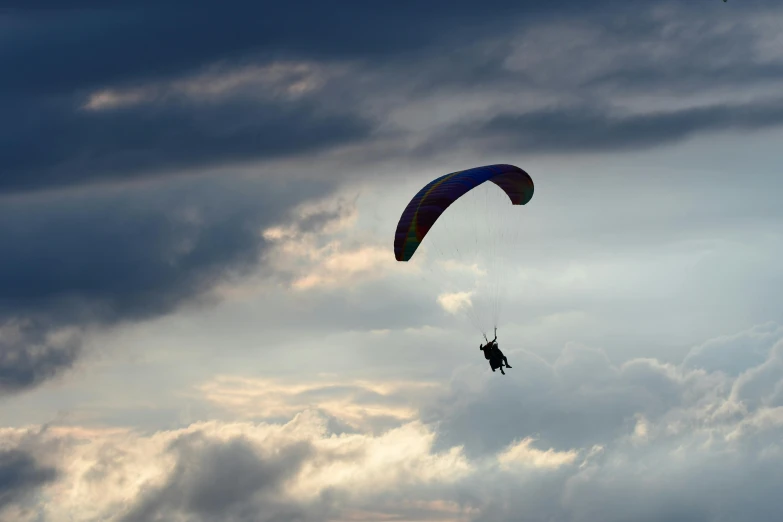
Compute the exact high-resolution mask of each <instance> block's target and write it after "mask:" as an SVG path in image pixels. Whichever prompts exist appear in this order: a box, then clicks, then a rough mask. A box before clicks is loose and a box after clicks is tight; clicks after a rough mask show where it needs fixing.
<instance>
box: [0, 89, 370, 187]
mask: <svg viewBox="0 0 783 522" xmlns="http://www.w3.org/2000/svg"><path fill="white" fill-rule="evenodd" d="M82 102H83V100H79V99H73V98H71V99H67V100H64V101H56V102H55V101H51V102H45V103H44V102H42V101H41V100H38V99H35V98H26V99H24V100H21V101H18V100H17V101H8V102H6V103H2V102H1V101H0V104H2V105H3V106H4V107H3V108H2V109H0V110H2V112H3V114H4V118H3V120H4V121H3V122H2V123H0V143H2V147H1V148H0V169H2V170H3V171H4V172H5V174H4V175H3V176H2V177H0V193H2V192H11V191H15V190H23V189H33V188H37V187H52V186H62V185H70V184H74V183H78V182H80V181H92V180H97V179H100V180H101V181H109V180H113V179H114V180H117V179H122V178H127V177H139V176H150V175H153V174H160V173H161V172H166V171H168V172H182V171H184V170H186V169H188V168H193V167H195V168H201V169H203V168H208V167H211V166H215V165H218V164H221V163H231V162H241V161H248V160H253V159H262V158H265V159H270V158H276V157H281V156H287V155H291V154H295V153H307V152H314V151H318V150H321V149H324V148H328V147H331V146H336V145H341V144H345V143H349V142H351V141H355V140H358V139H363V138H367V136H368V135H369V133H370V132H371V126H370V123H369V122H368V121H365V120H363V119H362V118H360V117H359V116H356V115H348V114H334V113H330V112H329V111H326V110H323V109H320V108H319V107H317V105H316V104H315V102H314V101H313V100H302V101H290V102H285V101H274V100H269V101H256V102H251V101H249V100H242V99H241V98H240V99H239V100H234V101H230V102H228V101H226V102H219V103H214V102H210V103H202V104H199V103H194V102H192V101H191V102H187V101H186V100H181V99H180V100H172V99H170V98H167V99H165V100H157V101H156V102H154V103H141V104H132V105H130V106H127V107H118V108H110V109H101V110H94V111H93V110H85V109H83V108H81V107H80V106H79V103H82Z"/></svg>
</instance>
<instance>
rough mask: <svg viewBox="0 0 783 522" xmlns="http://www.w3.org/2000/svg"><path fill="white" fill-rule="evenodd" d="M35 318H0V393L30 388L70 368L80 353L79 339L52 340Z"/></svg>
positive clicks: (45, 327)
mask: <svg viewBox="0 0 783 522" xmlns="http://www.w3.org/2000/svg"><path fill="white" fill-rule="evenodd" d="M48 333H49V328H48V327H47V326H46V325H44V324H40V323H38V322H36V321H26V322H24V323H22V324H16V323H15V322H14V321H7V322H6V324H5V325H3V322H2V320H0V396H2V395H3V394H4V393H11V392H14V391H17V390H21V389H25V388H30V387H32V386H35V385H37V384H39V383H41V382H43V381H45V380H46V379H50V378H52V377H54V376H55V375H57V374H58V373H59V372H61V371H62V370H64V369H67V368H70V367H71V366H73V364H74V363H75V362H76V360H77V358H78V357H79V355H80V354H81V342H80V341H81V339H79V338H78V337H74V336H69V337H67V338H66V339H65V340H60V341H57V340H52V339H50V338H49V336H48V335H47V334H48Z"/></svg>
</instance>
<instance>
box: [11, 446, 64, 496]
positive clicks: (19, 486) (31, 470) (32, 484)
mask: <svg viewBox="0 0 783 522" xmlns="http://www.w3.org/2000/svg"><path fill="white" fill-rule="evenodd" d="M56 478H57V470H55V469H54V468H50V467H46V466H42V465H40V464H39V463H38V462H37V461H36V460H35V458H33V456H32V455H30V454H29V453H27V452H26V451H22V450H18V449H12V450H0V511H2V510H3V509H4V508H6V507H8V506H10V505H12V504H17V503H19V502H22V501H24V500H25V499H26V498H28V497H29V496H30V495H32V494H34V493H35V492H36V490H38V489H39V488H40V487H41V486H44V485H46V484H48V483H50V482H53V481H54V480H55V479H56Z"/></svg>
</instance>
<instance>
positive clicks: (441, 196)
mask: <svg viewBox="0 0 783 522" xmlns="http://www.w3.org/2000/svg"><path fill="white" fill-rule="evenodd" d="M488 181H489V182H491V184H487V183H486V182H488ZM487 185H494V186H495V187H496V188H494V191H495V192H497V189H498V188H499V189H500V190H501V191H502V192H501V193H500V195H499V197H501V198H505V202H504V201H502V200H499V201H496V202H494V203H493V204H492V205H490V204H488V203H487V204H486V208H490V209H491V208H493V207H504V206H506V205H508V204H509V203H510V204H511V205H509V207H515V206H521V205H525V204H527V203H528V202H529V201H530V200H531V199H532V197H533V190H534V187H533V180H532V178H531V177H530V175H529V174H528V173H527V172H525V171H524V170H522V169H521V168H519V167H516V166H514V165H507V164H497V165H487V166H483V167H477V168H473V169H468V170H462V171H457V172H452V173H450V174H446V175H444V176H441V177H439V178H437V179H434V180H433V181H431V182H430V183H428V184H427V185H425V186H424V187H423V188H422V189H421V190H419V191H418V193H416V195H415V196H414V197H413V198H412V199H411V200H410V202H409V203H408V204H407V206H406V207H405V210H404V211H403V212H402V215H401V216H400V220H399V222H398V224H397V229H396V231H395V234H394V256H395V258H396V259H397V261H400V262H408V261H410V260H411V259H413V257H414V255H415V254H416V252H417V251H418V249H419V247H420V245H421V244H422V242H423V241H424V240H425V238H428V234H429V233H430V231H431V230H432V229H433V227H434V225H435V224H436V222H438V221H439V219H441V218H442V216H443V215H444V213H445V212H446V210H447V209H448V208H449V207H450V206H451V205H452V204H454V203H456V202H457V201H458V200H460V198H463V196H465V195H466V194H472V193H474V192H475V191H476V189H477V187H479V186H484V187H486V186H487ZM513 217H514V218H515V217H516V216H513ZM473 221H477V219H472V220H471V221H470V222H471V223H472V222H473ZM509 221H511V225H513V224H514V220H509ZM490 224H491V225H493V226H494V223H490ZM475 228H476V234H478V235H479V236H477V237H476V238H475V239H476V241H475V243H476V244H478V243H479V238H480V236H481V235H482V234H484V232H485V231H484V230H483V229H481V227H478V226H476V227H475ZM457 235H458V236H459V235H460V232H458V233H457ZM493 239H494V241H495V244H494V245H493V248H489V249H486V250H487V251H486V252H485V253H486V255H488V256H489V260H488V261H489V262H488V264H489V266H490V269H492V268H495V267H496V265H497V264H498V263H497V262H496V259H495V257H496V250H497V249H496V248H494V247H495V246H497V245H498V244H502V243H504V242H506V241H507V236H505V235H503V234H497V235H496V236H495V237H494V238H493ZM428 241H429V239H428ZM456 252H457V253H458V254H460V255H461V253H462V252H461V251H460V250H459V249H458V248H457V249H456ZM446 261H448V260H446ZM489 271H491V270H489ZM493 275H495V276H496V277H497V274H493ZM505 286H506V283H505V282H504V281H502V280H496V281H495V282H494V286H493V287H492V292H494V293H493V295H492V299H494V300H495V302H494V303H493V304H492V312H493V313H494V322H495V324H494V327H495V339H493V340H492V341H489V340H488V339H487V337H486V334H485V333H484V332H485V330H484V328H483V327H482V326H480V325H478V324H477V326H478V327H479V329H480V330H481V332H482V334H483V335H484V339H485V340H486V341H487V344H486V345H480V349H481V350H482V351H483V352H484V356H485V358H486V359H487V360H489V361H490V367H491V368H492V371H495V370H496V369H497V368H500V372H501V373H502V374H504V375H505V372H504V371H503V367H504V366H505V367H507V368H510V366H509V365H508V360H507V359H506V357H505V356H504V355H503V353H502V352H501V351H500V349H499V348H498V346H497V321H498V314H499V303H497V300H498V299H499V293H500V290H501V289H504V288H505ZM462 294H465V293H464V292H463V293H462ZM467 295H470V292H468V293H467ZM468 305H469V306H468V307H467V308H468V309H472V303H468ZM474 319H475V317H474ZM477 322H478V321H476V323H477Z"/></svg>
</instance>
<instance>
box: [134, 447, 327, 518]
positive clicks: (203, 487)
mask: <svg viewBox="0 0 783 522" xmlns="http://www.w3.org/2000/svg"><path fill="white" fill-rule="evenodd" d="M172 450H173V452H174V453H175V455H176V458H177V464H176V466H175V468H174V470H173V471H172V473H171V475H170V476H169V478H168V481H167V483H166V484H165V485H163V486H162V487H160V488H157V489H153V490H151V491H149V492H148V493H147V494H146V495H145V496H143V497H142V498H141V499H140V501H139V502H138V504H137V505H136V506H134V507H133V508H132V509H131V511H130V512H129V513H127V514H126V515H125V516H124V517H123V518H122V520H123V521H124V522H137V521H138V522H152V521H155V520H170V519H171V518H172V517H174V516H175V515H176V514H178V513H180V514H186V515H187V516H188V517H189V519H190V520H216V519H220V520H226V521H237V522H239V521H245V520H246V521H251V520H254V521H255V520H260V521H267V520H270V521H271V520H283V519H285V520H296V519H299V520H301V519H304V518H305V517H304V515H305V514H306V511H305V510H304V509H303V507H302V506H300V505H297V504H295V503H290V504H289V503H286V502H284V501H282V500H280V499H279V498H278V495H279V493H280V491H281V490H282V487H283V486H284V484H285V481H286V480H288V479H290V478H292V477H294V476H295V475H296V474H297V473H298V472H299V470H300V468H301V466H302V465H303V463H304V462H305V460H306V459H307V458H308V457H309V456H310V455H311V453H312V451H313V448H312V447H311V446H310V445H309V444H308V443H304V442H302V443H294V444H291V445H288V446H284V447H278V448H273V450H272V451H270V452H269V454H263V453H261V452H260V451H259V450H258V449H256V448H255V447H254V446H253V445H252V444H251V443H250V442H249V441H245V440H243V439H235V440H232V441H229V442H222V441H213V440H209V439H205V438H204V437H203V436H202V435H201V434H193V435H188V436H185V437H182V438H180V439H179V440H177V441H176V442H175V443H174V444H173V445H172ZM259 517H261V518H259Z"/></svg>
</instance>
